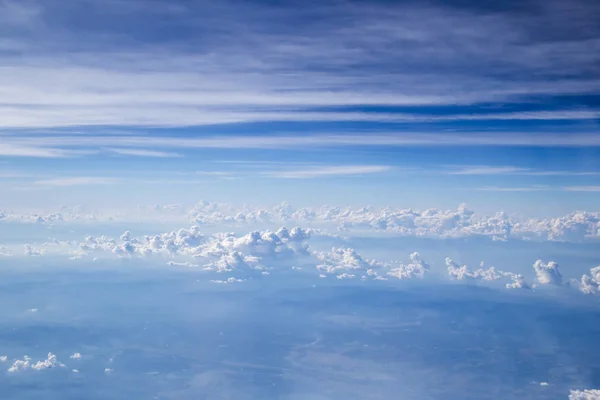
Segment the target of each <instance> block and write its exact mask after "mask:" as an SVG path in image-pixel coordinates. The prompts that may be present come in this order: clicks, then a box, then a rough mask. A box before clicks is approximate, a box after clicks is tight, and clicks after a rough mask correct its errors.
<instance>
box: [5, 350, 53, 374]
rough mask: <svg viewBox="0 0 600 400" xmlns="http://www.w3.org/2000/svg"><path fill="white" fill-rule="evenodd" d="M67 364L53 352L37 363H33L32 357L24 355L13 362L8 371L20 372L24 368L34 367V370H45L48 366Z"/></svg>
mask: <svg viewBox="0 0 600 400" xmlns="http://www.w3.org/2000/svg"><path fill="white" fill-rule="evenodd" d="M64 366H65V365H64V364H62V363H61V362H60V361H58V359H57V358H56V355H54V354H52V353H48V356H47V357H46V359H45V360H41V361H38V362H36V363H33V362H32V361H31V358H30V357H28V356H24V357H23V359H22V360H15V361H14V362H13V364H12V365H11V366H10V368H9V369H8V372H13V373H14V372H20V371H23V370H27V369H33V370H37V371H40V370H43V369H48V368H55V367H64Z"/></svg>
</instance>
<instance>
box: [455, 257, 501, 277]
mask: <svg viewBox="0 0 600 400" xmlns="http://www.w3.org/2000/svg"><path fill="white" fill-rule="evenodd" d="M481 266H482V267H483V263H482V265H481ZM446 267H447V270H448V275H450V277H451V278H453V279H457V280H469V279H471V280H477V279H482V280H485V281H495V280H498V279H501V278H503V277H506V276H511V275H512V274H511V273H508V272H503V271H497V270H496V268H494V267H490V268H487V269H484V268H479V269H477V270H475V271H471V270H470V269H469V267H467V266H466V265H462V266H460V265H458V264H457V263H455V262H454V261H453V260H452V259H451V258H450V257H447V258H446Z"/></svg>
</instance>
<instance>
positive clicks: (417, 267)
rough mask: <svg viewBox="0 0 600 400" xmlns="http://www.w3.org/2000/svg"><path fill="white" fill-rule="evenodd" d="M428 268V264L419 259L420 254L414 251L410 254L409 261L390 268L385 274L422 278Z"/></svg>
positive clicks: (399, 277) (402, 277)
mask: <svg viewBox="0 0 600 400" xmlns="http://www.w3.org/2000/svg"><path fill="white" fill-rule="evenodd" d="M429 268H430V267H429V264H427V263H426V262H425V261H423V260H422V259H421V254H419V253H417V252H414V253H412V254H411V255H410V263H408V264H400V265H398V266H396V267H394V268H392V269H391V270H390V271H388V272H387V275H389V276H392V277H394V278H398V279H412V278H423V277H424V276H425V274H427V272H428V271H429Z"/></svg>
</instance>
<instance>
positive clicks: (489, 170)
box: [447, 165, 526, 175]
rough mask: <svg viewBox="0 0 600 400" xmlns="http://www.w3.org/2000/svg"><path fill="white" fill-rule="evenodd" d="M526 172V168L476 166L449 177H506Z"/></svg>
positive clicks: (452, 173) (462, 169)
mask: <svg viewBox="0 0 600 400" xmlns="http://www.w3.org/2000/svg"><path fill="white" fill-rule="evenodd" d="M523 171H526V169H524V168H520V167H511V166H504V167H502V166H500V167H498V166H490V165H479V166H477V165H474V166H469V167H463V168H461V169H458V170H455V171H449V172H447V173H448V174H449V175H504V174H515V173H521V172H523Z"/></svg>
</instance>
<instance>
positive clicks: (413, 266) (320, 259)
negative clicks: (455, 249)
mask: <svg viewBox="0 0 600 400" xmlns="http://www.w3.org/2000/svg"><path fill="white" fill-rule="evenodd" d="M313 232H315V230H312V229H303V228H298V227H295V228H293V229H290V230H288V229H287V228H285V227H282V228H279V229H278V230H276V231H271V230H263V231H251V232H249V233H247V234H236V233H231V232H225V233H214V234H205V233H202V232H201V228H200V227H198V226H193V227H191V228H189V229H179V230H176V231H171V232H166V233H162V234H158V235H145V236H137V237H136V236H134V235H132V234H131V232H130V231H125V232H124V233H123V234H122V235H120V237H118V238H117V239H114V238H109V237H106V236H87V237H85V239H84V240H83V241H82V242H77V241H57V240H52V241H49V242H46V243H44V244H43V245H42V247H41V248H39V249H36V248H33V246H30V245H26V246H25V254H27V255H29V256H41V255H44V256H46V255H52V254H60V255H62V256H64V255H65V253H66V254H67V255H70V256H71V257H70V259H80V258H87V257H93V260H94V261H96V260H97V259H98V258H106V257H111V256H112V257H119V258H141V257H151V258H154V259H155V260H161V261H163V262H164V261H167V264H168V265H170V266H178V267H189V268H199V269H202V270H205V271H212V272H217V273H229V272H233V271H235V275H236V276H237V277H231V278H228V279H214V280H213V282H214V283H223V284H227V283H235V282H241V281H243V280H246V279H249V278H251V277H253V276H257V275H269V271H270V270H273V269H275V268H278V267H283V268H288V269H289V268H290V267H291V268H292V269H298V270H299V269H302V268H301V265H298V263H300V264H302V263H304V264H305V265H314V266H316V270H317V272H318V273H319V276H320V277H323V278H325V277H336V278H337V279H340V280H343V279H352V278H360V279H362V280H388V279H392V278H396V279H414V278H424V277H425V276H427V274H428V272H429V270H430V266H429V264H427V263H426V262H425V261H424V260H423V259H422V258H421V256H420V254H419V253H416V252H415V253H413V254H411V255H410V261H409V262H408V263H403V262H398V261H387V262H384V261H379V260H375V259H372V258H366V257H363V256H362V255H360V254H359V253H358V252H357V251H356V250H355V249H352V248H345V247H334V248H333V249H332V250H331V251H325V252H323V251H313V250H312V249H311V248H310V246H309V242H310V240H311V237H312V236H313ZM317 232H318V231H317ZM318 235H322V233H318ZM165 258H166V260H165ZM446 270H447V273H448V276H449V277H450V278H451V279H454V280H483V281H497V280H506V283H505V287H506V288H508V289H527V288H530V286H529V285H528V284H527V282H526V281H525V277H524V276H523V275H520V274H516V273H514V272H507V271H501V270H498V269H496V268H494V267H488V268H486V267H484V265H483V263H482V264H481V266H480V268H478V269H475V270H471V269H470V268H469V267H468V266H467V265H459V264H457V263H456V262H455V261H453V260H452V259H451V258H447V259H446ZM533 270H534V272H535V276H536V279H537V281H538V282H539V284H543V285H557V286H564V285H563V276H562V273H561V271H560V269H559V266H558V264H557V263H556V262H553V261H551V262H548V263H545V262H544V261H542V260H537V261H536V262H535V263H534V264H533ZM569 286H573V287H576V288H579V290H581V291H582V292H583V293H586V294H595V293H599V292H600V267H596V268H592V269H591V270H590V275H583V277H582V278H581V281H577V280H574V279H572V280H570V281H569ZM533 287H535V286H533Z"/></svg>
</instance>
